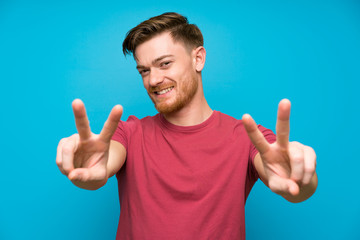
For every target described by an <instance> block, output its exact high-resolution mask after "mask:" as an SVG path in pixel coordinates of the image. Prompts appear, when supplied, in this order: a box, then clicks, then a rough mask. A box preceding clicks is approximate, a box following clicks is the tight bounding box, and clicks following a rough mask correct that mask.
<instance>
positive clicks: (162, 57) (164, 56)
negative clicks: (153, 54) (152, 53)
mask: <svg viewBox="0 0 360 240" xmlns="http://www.w3.org/2000/svg"><path fill="white" fill-rule="evenodd" d="M173 56H174V55H172V54H167V55H163V56H160V57H158V58H156V59H154V60H153V61H152V62H151V63H152V64H153V65H155V64H156V63H157V62H160V61H161V60H163V59H164V58H167V57H173ZM139 68H145V66H142V65H137V66H136V69H139Z"/></svg>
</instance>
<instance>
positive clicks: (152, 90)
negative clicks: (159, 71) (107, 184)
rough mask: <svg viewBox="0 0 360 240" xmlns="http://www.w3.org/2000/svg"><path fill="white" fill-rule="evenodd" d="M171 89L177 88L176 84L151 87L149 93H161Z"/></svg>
mask: <svg viewBox="0 0 360 240" xmlns="http://www.w3.org/2000/svg"><path fill="white" fill-rule="evenodd" d="M169 87H175V84H174V83H163V84H161V85H157V86H155V87H150V88H149V92H159V91H161V90H164V89H167V88H169Z"/></svg>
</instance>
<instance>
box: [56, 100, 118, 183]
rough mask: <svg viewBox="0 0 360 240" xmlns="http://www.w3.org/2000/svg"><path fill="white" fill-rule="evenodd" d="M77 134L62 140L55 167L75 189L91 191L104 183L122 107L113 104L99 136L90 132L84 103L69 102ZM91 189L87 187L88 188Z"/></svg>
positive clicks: (77, 101)
mask: <svg viewBox="0 0 360 240" xmlns="http://www.w3.org/2000/svg"><path fill="white" fill-rule="evenodd" d="M72 108H73V111H74V116H75V123H76V128H77V130H78V134H74V135H72V136H70V137H68V138H64V139H61V140H60V142H59V145H58V148H57V156H56V164H57V165H58V167H59V169H60V171H61V172H62V173H63V174H64V175H66V176H67V177H68V178H69V179H70V180H71V181H72V182H73V183H74V184H75V185H76V186H78V187H81V188H91V186H92V185H99V184H100V185H101V186H102V185H104V184H105V183H106V181H107V178H108V176H107V160H108V155H109V147H110V140H111V137H112V135H113V134H114V132H115V130H116V128H117V125H118V123H119V120H120V117H121V115H122V107H121V106H120V105H116V106H115V107H114V108H113V109H112V111H111V113H110V115H109V117H108V119H107V121H106V122H105V124H104V127H103V129H102V131H101V133H100V134H99V135H96V134H94V133H92V132H91V130H90V126H89V121H88V118H87V116H86V110H85V106H84V104H83V102H82V101H81V100H79V99H75V100H74V101H73V103H72ZM89 186H90V187H89Z"/></svg>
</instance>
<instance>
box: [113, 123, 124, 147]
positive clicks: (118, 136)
mask: <svg viewBox="0 0 360 240" xmlns="http://www.w3.org/2000/svg"><path fill="white" fill-rule="evenodd" d="M125 125H126V122H124V121H119V124H118V126H117V128H116V131H115V133H114V135H113V136H112V138H111V140H114V141H117V142H119V143H121V144H122V145H123V146H124V147H125V149H126V150H128V138H127V134H126V129H125Z"/></svg>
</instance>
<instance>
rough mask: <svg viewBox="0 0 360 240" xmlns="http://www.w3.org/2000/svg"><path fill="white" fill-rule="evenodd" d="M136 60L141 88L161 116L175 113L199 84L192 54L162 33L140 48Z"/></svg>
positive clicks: (188, 99) (191, 96)
mask: <svg viewBox="0 0 360 240" xmlns="http://www.w3.org/2000/svg"><path fill="white" fill-rule="evenodd" d="M135 56H136V63H137V69H138V71H139V73H140V75H141V77H142V79H143V83H144V87H145V89H146V90H147V93H148V94H149V96H150V98H151V100H152V101H153V103H154V105H155V108H156V109H157V110H158V111H159V112H160V113H163V114H169V113H173V112H177V111H179V110H181V109H182V108H183V107H185V106H186V105H187V104H189V103H190V102H191V100H192V99H193V98H194V96H195V94H196V92H197V90H198V84H199V83H198V76H197V71H196V68H195V60H194V57H193V52H191V51H189V50H188V49H186V48H185V46H184V45H183V44H182V43H180V42H174V40H173V39H172V37H171V36H170V34H169V33H162V34H160V35H158V36H155V37H154V38H152V39H150V40H148V41H146V42H144V43H142V44H140V45H139V46H138V47H137V48H136V51H135Z"/></svg>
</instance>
